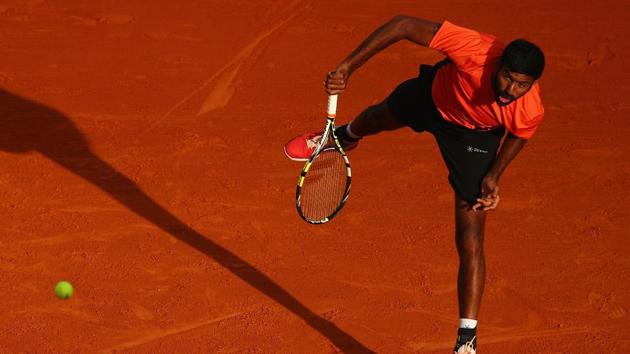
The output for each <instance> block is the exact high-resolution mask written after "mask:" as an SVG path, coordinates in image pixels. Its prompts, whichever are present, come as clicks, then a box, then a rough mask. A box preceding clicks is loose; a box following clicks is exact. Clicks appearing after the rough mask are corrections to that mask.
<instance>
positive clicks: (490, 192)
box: [471, 133, 527, 210]
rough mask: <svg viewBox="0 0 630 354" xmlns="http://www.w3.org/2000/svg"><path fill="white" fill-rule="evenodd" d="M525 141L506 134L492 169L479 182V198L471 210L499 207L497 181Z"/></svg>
mask: <svg viewBox="0 0 630 354" xmlns="http://www.w3.org/2000/svg"><path fill="white" fill-rule="evenodd" d="M526 143H527V139H523V138H519V137H517V136H516V135H514V134H512V133H508V135H507V137H506V138H505V141H504V142H503V144H502V145H501V149H500V150H499V153H498V154H497V157H496V158H495V160H494V162H493V164H492V167H490V170H489V171H488V173H487V174H486V176H485V177H484V178H483V180H482V181H481V198H478V199H477V203H475V205H473V206H472V207H471V209H472V210H494V209H496V207H497V205H499V200H500V198H499V179H500V178H501V175H502V174H503V172H504V171H505V169H506V168H507V167H508V165H509V164H510V162H512V160H514V158H515V157H516V155H518V153H519V152H520V151H521V150H522V149H523V147H524V146H525V144H526Z"/></svg>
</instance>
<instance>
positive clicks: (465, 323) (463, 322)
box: [459, 318, 477, 328]
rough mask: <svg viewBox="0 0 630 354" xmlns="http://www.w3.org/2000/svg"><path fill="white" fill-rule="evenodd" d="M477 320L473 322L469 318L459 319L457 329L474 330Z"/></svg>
mask: <svg viewBox="0 0 630 354" xmlns="http://www.w3.org/2000/svg"><path fill="white" fill-rule="evenodd" d="M476 327H477V320H473V319H470V318H460V319H459V328H476Z"/></svg>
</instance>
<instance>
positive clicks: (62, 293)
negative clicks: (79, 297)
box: [55, 280, 74, 300]
mask: <svg viewBox="0 0 630 354" xmlns="http://www.w3.org/2000/svg"><path fill="white" fill-rule="evenodd" d="M73 292H74V289H73V288H72V284H70V283H69V282H67V281H65V280H62V281H60V282H59V283H57V285H56V286H55V294H57V297H58V298H60V299H61V300H67V299H69V298H70V296H72V293H73Z"/></svg>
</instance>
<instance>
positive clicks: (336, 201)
mask: <svg viewBox="0 0 630 354" xmlns="http://www.w3.org/2000/svg"><path fill="white" fill-rule="evenodd" d="M336 113H337V95H330V96H328V109H327V118H326V129H324V133H323V134H322V137H321V140H320V141H319V144H318V146H317V148H316V149H315V151H314V152H313V155H311V158H310V159H309V160H308V161H307V162H306V164H305V165H304V168H303V169H302V173H300V177H299V178H298V183H297V190H296V193H295V198H296V206H297V211H298V214H299V215H300V217H302V219H304V220H305V221H306V222H309V223H311V224H323V223H325V222H327V221H329V220H330V219H332V218H333V217H334V216H335V215H337V213H338V212H339V211H340V210H341V208H343V206H344V204H345V203H346V200H347V199H348V195H349V194H350V181H351V179H352V173H351V171H350V161H348V156H347V155H346V153H345V151H343V148H342V147H341V144H339V140H338V139H337V136H336V135H335V114H336Z"/></svg>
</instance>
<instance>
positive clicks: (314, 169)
mask: <svg viewBox="0 0 630 354" xmlns="http://www.w3.org/2000/svg"><path fill="white" fill-rule="evenodd" d="M346 188H347V169H346V163H345V160H344V158H343V156H342V155H341V153H340V152H339V151H337V150H335V149H327V150H324V151H322V152H320V153H319V155H317V157H315V159H314V160H313V162H312V164H311V167H310V169H309V171H308V173H307V174H306V176H305V177H304V183H303V185H302V193H301V205H300V208H301V210H302V214H303V215H304V217H306V218H307V219H309V220H324V219H326V218H327V217H329V216H331V214H333V213H334V212H335V211H336V210H337V208H338V207H339V206H340V205H341V203H342V202H343V198H344V195H345V193H346Z"/></svg>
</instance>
